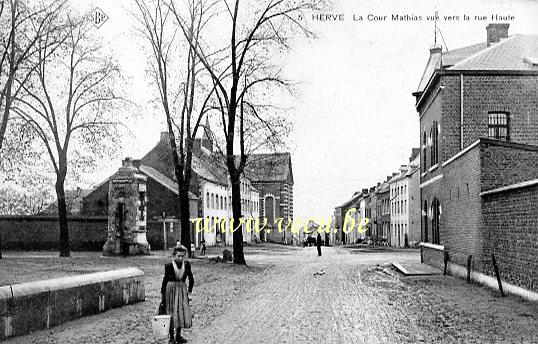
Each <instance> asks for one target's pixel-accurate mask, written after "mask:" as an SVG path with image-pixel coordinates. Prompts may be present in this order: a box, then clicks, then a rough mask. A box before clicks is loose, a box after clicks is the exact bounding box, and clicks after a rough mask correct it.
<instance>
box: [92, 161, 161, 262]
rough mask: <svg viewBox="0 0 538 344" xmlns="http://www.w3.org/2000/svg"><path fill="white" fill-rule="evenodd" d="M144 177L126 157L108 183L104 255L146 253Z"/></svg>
mask: <svg viewBox="0 0 538 344" xmlns="http://www.w3.org/2000/svg"><path fill="white" fill-rule="evenodd" d="M146 199H147V196H146V176H144V175H143V174H141V173H140V172H139V171H138V169H137V168H136V167H134V166H133V164H132V161H131V159H130V158H126V159H125V160H124V161H123V164H122V167H120V169H119V170H118V172H116V174H115V175H114V176H112V178H111V179H110V182H109V184H108V204H109V206H108V238H107V241H106V243H105V245H104V246H103V254H105V255H136V254H149V253H150V246H149V243H148V241H147V238H146V217H147V212H146Z"/></svg>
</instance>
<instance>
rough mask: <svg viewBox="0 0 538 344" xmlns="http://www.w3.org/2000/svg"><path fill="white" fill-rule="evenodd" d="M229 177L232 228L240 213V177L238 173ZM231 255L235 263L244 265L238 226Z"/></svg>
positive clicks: (238, 221)
mask: <svg viewBox="0 0 538 344" xmlns="http://www.w3.org/2000/svg"><path fill="white" fill-rule="evenodd" d="M230 179H231V182H232V214H233V225H234V229H235V227H237V225H238V224H239V223H240V220H241V217H242V214H241V188H240V185H241V184H240V183H241V179H240V176H239V174H231V175H230ZM233 241H234V243H233V251H234V253H233V256H234V263H235V264H242V265H245V264H246V261H245V253H244V251H243V229H242V228H241V227H239V228H238V229H237V230H236V231H234V233H233Z"/></svg>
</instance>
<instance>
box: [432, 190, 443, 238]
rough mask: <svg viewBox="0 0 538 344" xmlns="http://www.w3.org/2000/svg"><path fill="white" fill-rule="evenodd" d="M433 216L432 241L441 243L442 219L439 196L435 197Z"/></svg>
mask: <svg viewBox="0 0 538 344" xmlns="http://www.w3.org/2000/svg"><path fill="white" fill-rule="evenodd" d="M431 217H432V243H434V244H439V243H440V240H439V223H440V220H441V204H440V203H439V200H438V199H437V198H434V199H433V201H432V205H431Z"/></svg>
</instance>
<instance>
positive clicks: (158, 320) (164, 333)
mask: <svg viewBox="0 0 538 344" xmlns="http://www.w3.org/2000/svg"><path fill="white" fill-rule="evenodd" d="M170 318H171V316H170V315H154V316H152V317H151V318H150V320H151V327H152V329H153V334H154V335H155V337H157V338H159V339H164V338H168V332H169V330H170Z"/></svg>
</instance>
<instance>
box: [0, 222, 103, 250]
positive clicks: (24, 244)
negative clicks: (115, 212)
mask: <svg viewBox="0 0 538 344" xmlns="http://www.w3.org/2000/svg"><path fill="white" fill-rule="evenodd" d="M68 228H69V243H70V248H71V249H72V250H74V251H87V250H89V251H101V250H102V249H103V245H104V244H105V242H106V238H107V228H108V225H107V218H106V217H70V218H69V220H68ZM0 231H2V244H3V247H4V249H7V250H12V249H17V250H58V249H59V248H58V247H59V246H58V242H59V239H60V228H59V225H58V218H57V217H55V216H46V217H43V216H39V217H35V216H1V217H0Z"/></svg>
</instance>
